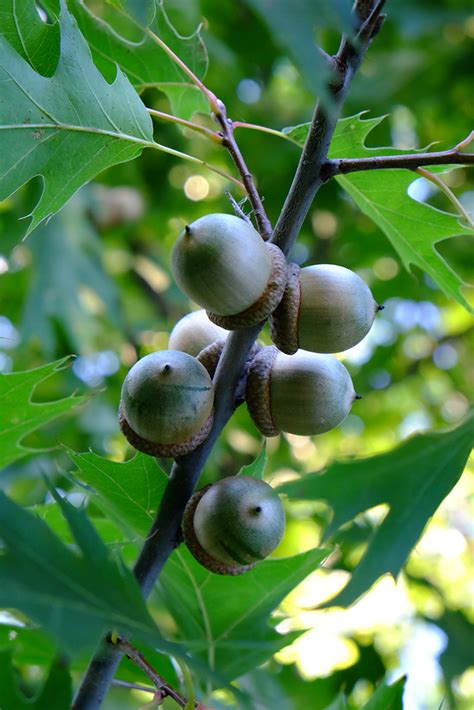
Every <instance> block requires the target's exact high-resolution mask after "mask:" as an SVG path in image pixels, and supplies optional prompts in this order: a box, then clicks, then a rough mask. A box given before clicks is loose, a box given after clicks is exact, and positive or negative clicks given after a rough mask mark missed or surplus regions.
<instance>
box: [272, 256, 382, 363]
mask: <svg viewBox="0 0 474 710" xmlns="http://www.w3.org/2000/svg"><path fill="white" fill-rule="evenodd" d="M378 310H380V306H378V304H377V303H376V302H375V300H374V297H373V296H372V293H371V291H370V289H369V287H368V286H367V284H366V283H365V282H364V281H363V280H362V279H361V278H360V276H358V275H357V274H356V273H354V272H353V271H351V270H350V269H346V268H344V267H343V266H336V265H335V264H316V265H314V266H306V267H305V268H304V269H300V268H299V267H298V266H297V265H296V264H291V265H290V267H289V274H288V283H287V287H286V290H285V294H284V296H283V299H282V301H281V302H280V304H279V306H278V308H277V309H276V310H275V312H274V313H273V314H272V316H271V319H270V328H271V333H272V340H273V342H274V343H275V345H276V346H277V347H278V348H279V349H280V350H281V351H282V352H285V353H287V354H288V355H292V354H293V353H295V352H296V351H297V350H298V349H300V348H301V349H303V350H310V351H311V352H317V353H338V352H343V351H344V350H348V349H349V348H352V347H353V346H354V345H357V343H359V342H360V341H361V340H362V338H364V337H365V336H366V335H367V333H368V332H369V330H370V328H371V327H372V323H373V322H374V318H375V314H376V313H377V311H378Z"/></svg>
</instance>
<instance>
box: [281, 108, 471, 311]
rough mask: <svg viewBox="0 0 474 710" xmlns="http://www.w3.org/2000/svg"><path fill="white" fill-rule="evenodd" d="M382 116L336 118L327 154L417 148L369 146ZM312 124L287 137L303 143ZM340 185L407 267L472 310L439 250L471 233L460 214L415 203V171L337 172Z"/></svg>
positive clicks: (364, 155) (392, 152)
mask: <svg viewBox="0 0 474 710" xmlns="http://www.w3.org/2000/svg"><path fill="white" fill-rule="evenodd" d="M383 120H384V117H383V116H382V117H379V118H370V119H363V118H362V114H358V115H357V116H351V117H350V118H344V119H342V120H340V121H338V124H337V128H336V131H335V132H334V136H333V140H332V143H331V147H330V150H329V158H368V157H374V156H377V155H398V154H400V153H416V152H417V151H414V150H412V151H400V150H396V149H395V148H368V147H367V146H366V145H365V141H366V138H367V136H368V135H369V133H370V132H371V131H372V130H373V129H374V128H375V127H376V126H378V125H379V124H380V123H381V122H382V121H383ZM308 126H309V124H302V125H300V126H295V127H294V128H291V129H286V130H285V131H284V135H285V137H287V138H289V139H291V140H293V141H296V142H297V143H299V144H300V145H303V143H304V140H305V138H306V134H307V132H308ZM336 179H337V181H338V183H339V184H340V185H341V187H343V188H344V190H345V191H346V192H347V193H348V194H349V195H350V196H351V197H352V199H353V200H354V202H355V203H356V204H357V206H358V207H359V208H360V210H361V211H362V212H364V213H365V214H366V215H368V216H369V217H370V218H371V219H372V220H373V221H374V222H375V223H376V224H377V225H378V226H379V227H380V229H381V230H382V231H383V232H384V233H385V234H386V236H387V237H388V239H389V240H390V242H391V243H392V245H393V247H394V249H395V250H396V251H397V252H398V254H399V255H400V258H401V260H402V263H403V264H404V266H405V268H406V269H407V270H410V267H411V266H418V267H419V268H420V269H422V270H423V271H425V272H426V273H427V274H428V275H429V276H430V277H431V278H432V279H433V281H434V282H435V283H436V284H437V285H438V286H439V287H440V289H441V290H442V291H443V292H444V293H445V294H446V295H448V296H451V297H452V298H455V299H456V300H457V301H458V302H459V303H461V304H462V305H463V306H465V307H466V308H468V309H469V304H468V303H467V301H466V300H465V298H464V297H463V296H462V294H461V292H460V288H461V287H462V286H463V285H465V284H464V282H463V281H462V279H461V278H460V277H459V276H458V275H457V274H456V273H455V272H454V271H453V269H452V268H451V267H450V266H449V265H448V263H447V262H446V260H445V259H444V258H443V257H442V256H441V255H440V254H439V252H438V251H436V246H435V245H436V244H437V243H438V242H441V241H442V240H444V239H448V238H449V237H455V236H457V235H462V234H472V230H470V229H468V228H467V227H464V226H463V225H462V224H461V223H460V221H459V216H458V215H455V214H451V213H448V212H443V211H442V210H438V209H436V208H435V207H431V205H427V204H423V203H421V202H416V201H415V200H414V199H412V198H411V197H410V196H409V195H408V192H407V190H408V188H409V186H410V185H411V183H412V182H413V180H414V179H415V177H414V174H413V172H412V171H411V170H401V169H400V170H383V171H380V170H368V171H366V172H360V173H352V174H349V175H339V176H338V177H337V178H336Z"/></svg>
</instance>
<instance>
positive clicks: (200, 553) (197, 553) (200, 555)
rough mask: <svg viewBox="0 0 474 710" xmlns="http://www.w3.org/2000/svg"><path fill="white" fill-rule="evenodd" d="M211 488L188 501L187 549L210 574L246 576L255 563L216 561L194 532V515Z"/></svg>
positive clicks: (204, 489)
mask: <svg viewBox="0 0 474 710" xmlns="http://www.w3.org/2000/svg"><path fill="white" fill-rule="evenodd" d="M209 488H211V486H205V487H204V488H202V489H201V490H200V491H197V492H196V493H195V494H194V495H193V496H191V498H190V499H189V501H188V504H187V506H186V508H185V511H184V516H183V523H182V529H183V536H184V541H185V543H186V546H187V548H188V549H189V551H190V552H191V554H192V555H193V557H194V558H195V559H196V560H197V561H198V562H200V563H201V564H202V565H203V567H206V569H208V570H209V571H210V572H214V574H221V575H227V576H233V577H236V576H237V575H239V574H244V572H248V571H249V570H251V569H253V567H255V564H256V563H255V562H254V563H252V564H248V565H229V564H226V563H225V562H220V561H219V560H216V559H214V557H211V555H208V554H207V552H206V551H205V550H204V549H203V548H202V546H201V545H200V543H199V540H198V539H197V536H196V531H195V530H194V513H195V511H196V508H197V505H198V503H199V501H200V500H201V498H202V497H203V496H204V494H205V493H206V492H207V491H208V490H209Z"/></svg>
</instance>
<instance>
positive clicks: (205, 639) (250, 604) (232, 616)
mask: <svg viewBox="0 0 474 710" xmlns="http://www.w3.org/2000/svg"><path fill="white" fill-rule="evenodd" d="M327 554H328V551H327V550H323V549H314V550H310V551H309V552H305V553H303V554H301V555H295V556H294V557H288V558H284V559H273V560H264V561H263V562H260V563H259V564H258V565H256V567H255V568H254V569H252V570H250V571H249V572H246V573H245V574H243V575H241V576H239V577H222V576H220V575H216V574H213V573H212V572H208V571H207V570H206V569H205V568H204V567H202V566H201V565H200V564H199V563H198V562H196V560H195V559H194V558H193V557H192V556H191V554H190V553H189V552H188V550H187V549H186V548H184V547H181V548H179V549H178V550H176V551H175V552H174V553H173V555H172V556H171V558H170V559H169V561H168V562H167V564H166V566H165V568H164V570H163V572H162V573H161V575H160V577H159V581H158V593H159V595H160V597H161V598H162V599H163V601H164V602H165V603H166V606H167V608H168V609H169V610H170V612H171V614H172V615H173V617H174V619H175V621H176V623H177V625H178V627H179V631H178V634H179V639H180V640H182V641H183V643H184V644H185V645H186V646H187V647H188V648H189V649H190V650H192V651H193V653H194V654H197V655H198V656H199V657H200V658H202V659H203V660H207V661H208V663H209V666H210V667H211V668H214V669H217V670H218V671H219V672H220V673H222V675H224V676H225V677H226V678H227V679H228V680H231V679H233V678H236V677H238V676H239V675H242V674H243V673H246V672H247V671H249V670H251V669H252V668H255V667H256V666H258V665H259V664H261V663H263V661H265V660H267V659H268V658H270V656H272V655H273V654H274V653H276V652H277V651H278V650H279V649H281V648H283V647H284V646H287V645H288V644H289V643H291V642H292V641H293V640H294V638H295V635H294V634H290V635H288V636H284V635H281V634H279V633H278V632H277V631H275V629H274V624H272V623H271V621H270V614H271V612H272V611H273V610H274V609H275V608H276V607H277V606H278V605H279V603H280V602H281V601H282V599H284V597H285V596H286V595H287V594H289V592H290V591H291V590H292V589H293V588H294V587H295V586H296V585H297V584H299V583H300V582H301V581H303V579H304V578H305V577H307V576H308V574H310V573H311V572H313V571H314V570H315V568H316V567H317V566H318V565H319V564H320V563H321V562H322V560H323V559H324V558H325V557H326V556H327ZM297 635H298V634H297Z"/></svg>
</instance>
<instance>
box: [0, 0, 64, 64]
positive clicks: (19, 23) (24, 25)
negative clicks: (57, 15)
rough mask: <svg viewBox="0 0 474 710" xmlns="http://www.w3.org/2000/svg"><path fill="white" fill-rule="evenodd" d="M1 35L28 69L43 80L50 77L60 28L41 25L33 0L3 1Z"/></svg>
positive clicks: (1, 7) (47, 24)
mask: <svg viewBox="0 0 474 710" xmlns="http://www.w3.org/2000/svg"><path fill="white" fill-rule="evenodd" d="M0 28H1V29H0V33H1V34H2V35H3V36H4V37H5V39H7V40H8V42H9V43H10V44H11V46H12V47H13V49H15V50H16V51H17V52H18V54H20V55H21V56H22V57H23V59H26V61H27V62H28V63H29V64H30V66H31V67H32V68H33V69H34V70H35V71H37V72H38V74H42V75H43V76H52V74H54V71H55V69H56V66H57V64H58V59H59V24H58V23H57V22H56V21H53V22H52V23H46V22H43V20H42V19H41V18H40V16H39V14H38V10H37V7H36V3H35V2H34V0H22V2H19V3H18V2H15V0H3V1H2V3H1V5H0Z"/></svg>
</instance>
